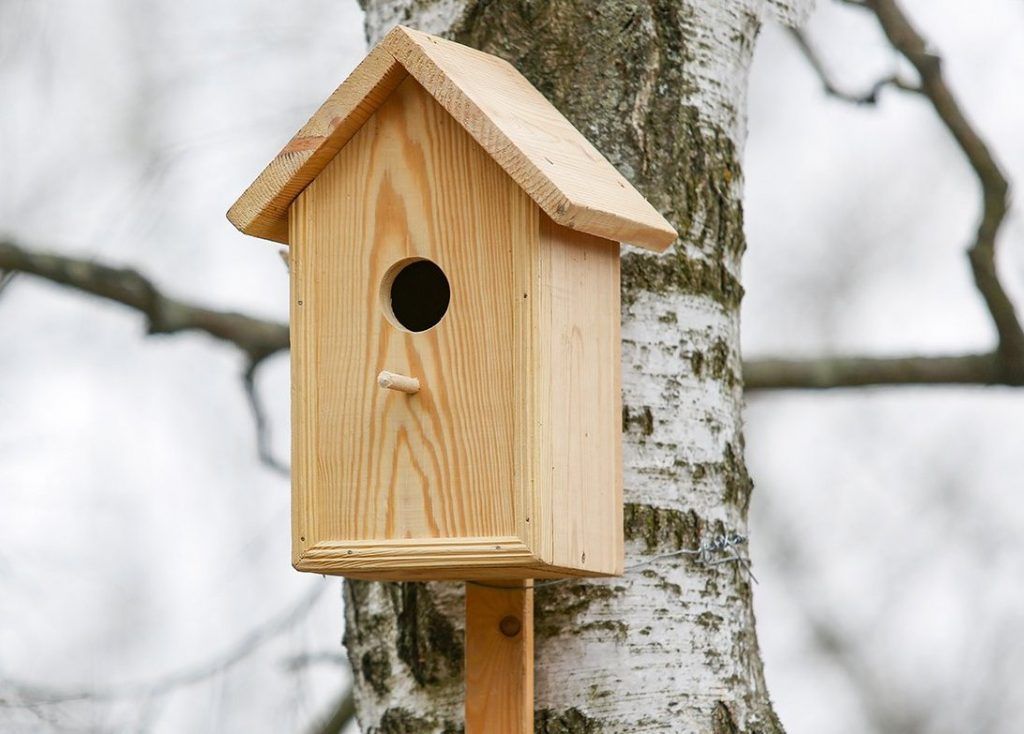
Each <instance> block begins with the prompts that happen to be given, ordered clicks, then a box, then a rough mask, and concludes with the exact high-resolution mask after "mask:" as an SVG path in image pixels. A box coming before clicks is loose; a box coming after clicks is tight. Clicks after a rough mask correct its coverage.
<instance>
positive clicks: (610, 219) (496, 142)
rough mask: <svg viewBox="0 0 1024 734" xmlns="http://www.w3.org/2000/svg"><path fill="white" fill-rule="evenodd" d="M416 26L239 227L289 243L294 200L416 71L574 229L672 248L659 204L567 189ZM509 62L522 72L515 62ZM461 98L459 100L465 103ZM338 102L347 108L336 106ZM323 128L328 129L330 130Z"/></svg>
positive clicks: (366, 73) (284, 162) (398, 32)
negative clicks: (436, 57) (634, 212)
mask: <svg viewBox="0 0 1024 734" xmlns="http://www.w3.org/2000/svg"><path fill="white" fill-rule="evenodd" d="M413 33H415V32H414V31H411V30H410V29H408V28H404V27H403V26H396V27H395V28H394V29H392V30H391V31H390V32H389V33H388V34H387V36H385V37H384V39H383V40H381V42H380V43H379V44H378V45H377V46H376V47H374V48H373V49H372V50H371V51H370V53H369V54H368V55H367V56H366V58H364V59H363V61H362V62H360V64H359V65H358V66H357V67H356V68H355V69H354V70H353V71H352V73H351V74H349V76H348V77H347V78H346V79H345V80H344V81H343V82H342V83H341V84H340V85H339V86H338V87H337V88H336V89H335V90H334V92H333V93H332V94H331V96H330V97H328V99H327V100H326V101H325V102H324V103H323V104H322V105H321V106H320V107H319V108H318V109H317V110H316V112H314V113H313V115H312V116H311V117H310V119H309V120H308V121H307V122H306V124H305V125H303V127H302V128H301V129H300V130H299V132H298V133H296V134H295V136H294V137H293V138H292V139H291V140H290V141H289V142H288V144H287V145H285V147H284V148H283V149H282V150H281V152H280V153H278V154H277V156H275V157H274V159H273V160H272V161H271V162H270V163H269V164H268V165H267V166H266V167H265V168H264V169H263V171H262V172H260V174H259V175H258V176H257V177H256V180H255V181H253V182H252V183H251V184H250V185H249V187H248V188H247V189H246V190H245V191H244V192H243V193H242V195H241V196H240V197H239V198H238V200H237V201H236V202H235V203H234V204H233V205H232V206H231V208H230V209H229V210H228V213H227V217H228V220H229V221H230V222H231V223H232V224H233V225H234V226H235V227H236V228H237V229H238V230H239V231H241V232H243V233H244V234H247V235H251V236H253V237H259V238H262V239H267V240H272V241H274V242H279V243H281V244H284V245H287V244H288V221H287V217H288V206H289V205H290V204H291V202H292V200H293V199H294V198H295V197H296V196H298V195H299V194H300V193H301V192H302V190H303V189H304V188H305V187H306V186H308V185H309V184H310V183H311V182H312V181H313V179H314V178H316V176H317V175H318V174H319V173H320V171H321V170H323V168H324V166H326V165H327V163H328V162H330V160H331V158H333V157H334V156H335V155H336V154H337V153H338V151H339V150H341V148H342V147H344V145H345V144H346V143H347V142H348V141H349V140H350V139H351V138H352V136H353V135H355V133H356V132H357V131H358V130H359V128H360V127H362V125H363V124H364V123H365V122H366V120H368V119H369V118H370V116H371V115H373V113H374V112H376V110H377V108H378V107H379V106H380V104H381V103H382V102H383V101H384V99H386V98H387V96H388V95H389V94H390V93H391V92H392V91H394V89H395V88H396V87H397V86H398V85H399V84H400V83H401V82H402V81H403V80H404V79H405V77H406V76H408V75H409V74H412V75H413V77H414V78H415V79H416V81H417V82H419V83H420V85H421V86H423V88H424V89H426V90H427V92H428V93H429V94H430V95H431V96H432V97H434V99H436V100H437V101H438V103H439V104H441V105H442V106H443V107H444V108H445V110H446V111H447V112H448V113H449V114H451V115H452V117H453V118H454V119H455V120H456V121H457V122H458V123H459V124H460V125H461V126H462V127H463V128H464V129H465V130H466V131H467V132H468V133H469V134H470V135H471V136H472V137H473V139H474V140H476V141H477V143H479V144H480V145H481V146H482V147H483V148H484V150H485V151H487V153H488V155H490V156H491V157H492V158H494V160H495V161H496V162H497V163H498V164H499V165H500V166H501V167H502V168H503V169H504V170H505V171H506V173H508V174H509V176H510V177H511V178H512V179H513V180H514V181H515V182H516V183H517V184H518V185H519V186H520V187H521V188H522V189H523V190H524V191H526V193H527V194H528V195H529V196H530V197H531V198H532V199H533V200H534V201H535V202H536V203H537V205H538V206H539V207H540V208H541V209H543V210H544V212H545V213H547V214H548V216H550V217H551V218H552V219H553V220H554V221H556V222H558V223H559V224H561V225H563V226H566V227H569V228H570V229H576V230H580V231H585V232H588V233H589V234H593V235H597V236H599V237H604V238H606V239H610V240H614V241H616V242H626V243H629V244H634V245H637V246H640V247H644V248H646V249H649V250H654V251H656V252H662V251H664V250H665V249H666V248H667V247H668V246H669V245H670V244H672V243H673V242H674V241H675V240H676V238H677V236H678V235H677V233H676V231H675V229H674V228H673V227H672V226H671V225H670V224H669V223H668V222H667V221H666V220H665V219H664V218H663V217H662V216H661V214H660V213H659V212H658V211H657V210H656V209H654V208H653V207H651V212H652V213H653V214H654V215H655V217H656V218H657V219H660V220H661V222H660V223H651V222H647V223H642V222H637V221H635V220H633V219H630V218H628V217H624V216H622V215H619V214H617V213H616V212H614V211H610V210H605V209H595V208H592V207H588V206H586V205H583V204H581V203H579V202H575V201H572V200H571V199H569V198H568V197H566V196H565V195H564V194H563V193H562V191H561V190H560V189H559V188H558V187H557V185H555V184H554V183H553V182H552V181H551V180H550V178H549V177H548V176H547V175H546V174H545V173H544V171H543V170H541V169H540V168H539V167H538V166H537V165H536V164H535V163H534V161H533V160H532V159H531V158H530V157H529V156H528V155H527V154H526V153H525V152H523V151H522V150H521V149H520V148H519V146H517V145H516V144H515V143H514V141H512V140H511V139H510V138H509V137H508V136H507V135H506V134H505V133H504V132H503V131H502V130H501V129H500V128H499V127H498V126H497V125H496V124H494V123H493V121H491V119H490V118H489V116H488V115H487V114H486V113H484V112H483V111H482V110H481V109H480V108H479V106H478V105H477V104H476V103H475V102H473V100H472V99H470V98H469V96H468V95H467V94H466V93H465V92H464V91H463V90H462V89H461V88H460V87H459V86H458V85H456V84H455V83H454V82H453V81H452V80H451V79H450V78H449V77H448V76H447V74H446V73H445V72H444V71H443V70H442V69H441V68H440V67H439V66H438V65H437V64H436V63H435V62H434V61H433V60H432V59H431V58H430V56H429V55H428V54H427V53H426V52H425V51H424V50H423V49H422V48H421V46H420V44H419V42H418V41H417V40H416V38H415V37H414V36H413ZM421 35H425V36H426V34H421ZM427 37H428V38H433V37H432V36H427ZM456 45H457V44H456ZM463 48H465V49H466V51H472V50H473V49H469V48H468V47H463ZM478 53H482V52H478ZM417 62H418V63H417ZM504 63H505V64H506V65H507V66H509V68H511V69H512V70H513V71H515V73H516V74H519V72H518V70H516V69H515V67H513V66H511V64H508V63H507V62H504ZM520 76H521V75H520ZM527 83H528V82H527ZM538 94H539V92H538ZM453 100H458V102H459V104H455V102H454V101H453ZM335 106H338V107H340V109H338V110H333V109H332V108H333V107H335ZM460 107H463V108H469V109H472V111H474V112H475V113H476V115H475V118H476V119H477V120H478V121H479V124H476V125H472V124H469V121H470V118H471V117H473V116H471V115H466V114H465V112H464V110H463V109H460ZM552 109H554V108H552ZM556 112H557V110H556ZM339 113H340V114H339ZM323 128H326V129H327V132H326V133H325V132H324V131H323ZM581 137H582V135H581ZM584 139H585V138H584ZM602 157H603V156H602ZM608 165H609V166H611V164H610V163H609V164H608ZM613 170H614V169H613ZM641 198H642V197H641Z"/></svg>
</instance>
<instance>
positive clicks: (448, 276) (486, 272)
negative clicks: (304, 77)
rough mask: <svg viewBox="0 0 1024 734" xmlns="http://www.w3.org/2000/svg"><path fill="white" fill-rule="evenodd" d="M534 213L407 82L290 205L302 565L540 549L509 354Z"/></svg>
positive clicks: (518, 377) (516, 374)
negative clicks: (394, 385) (530, 544)
mask: <svg viewBox="0 0 1024 734" xmlns="http://www.w3.org/2000/svg"><path fill="white" fill-rule="evenodd" d="M538 216H539V215H538V210H537V207H536V205H535V204H533V202H532V201H531V200H530V199H529V197H528V196H527V195H526V194H525V193H524V192H523V191H522V190H521V189H520V188H519V187H518V186H516V185H515V183H514V182H513V181H512V180H511V179H510V178H509V176H508V175H507V174H506V173H505V172H504V171H503V170H502V169H501V168H500V167H499V166H498V165H497V164H496V163H495V162H494V161H493V160H492V159H491V158H490V157H489V156H487V155H486V154H485V153H484V152H483V150H482V149H481V148H480V147H479V146H478V145H477V144H476V142H475V141H473V140H472V138H470V136H469V135H468V134H467V133H466V132H465V131H464V130H463V129H462V128H461V127H459V126H458V124H457V123H455V121H454V120H452V118H451V117H450V116H449V115H448V114H447V113H446V112H445V111H444V110H443V109H442V108H441V107H440V106H439V105H438V104H437V103H436V102H434V100H433V99H432V98H431V97H430V96H429V95H428V94H426V93H425V92H424V91H423V90H422V88H420V87H419V86H418V85H417V83H416V82H415V81H414V80H412V79H408V80H406V81H405V82H403V83H402V84H401V85H399V87H398V88H397V89H396V91H395V92H394V93H393V94H392V95H391V97H389V98H388V100H387V101H385V102H384V103H383V104H382V105H381V107H380V108H379V109H378V110H377V111H376V112H375V113H374V114H373V115H372V116H371V117H370V119H369V120H368V121H367V122H366V124H365V125H364V126H363V127H362V128H361V129H360V130H359V132H358V133H356V135H355V136H353V137H352V139H351V140H350V141H349V142H348V144H347V145H346V146H345V147H344V148H343V149H342V150H341V151H340V152H339V153H338V155H337V156H336V157H335V158H334V160H332V161H331V163H330V164H328V166H327V167H326V168H325V169H324V170H323V171H322V172H321V173H320V175H319V176H318V177H317V178H316V179H315V180H314V181H313V182H312V183H311V184H310V185H309V186H308V187H307V188H306V189H305V191H304V192H303V193H302V194H301V195H300V196H299V197H298V198H297V199H296V200H295V202H294V203H293V204H292V208H291V212H290V221H291V227H290V242H291V247H292V255H291V259H292V357H293V362H292V370H293V373H292V380H293V465H294V466H293V531H294V539H293V540H294V544H293V552H294V556H295V559H296V561H297V562H298V561H300V560H301V559H302V558H304V557H306V558H307V559H315V558H318V557H319V558H321V559H323V558H327V559H328V560H327V561H323V560H321V562H320V566H318V567H317V570H318V571H320V572H327V573H331V572H334V573H346V572H349V571H351V572H357V571H359V570H360V569H361V570H362V571H364V572H366V571H367V570H368V569H369V572H370V573H371V575H372V574H373V573H374V572H376V571H380V572H381V575H383V572H384V571H386V570H390V572H391V575H390V577H391V578H395V577H396V576H395V573H396V571H395V569H396V568H398V569H399V571H397V573H398V574H399V576H400V575H401V573H402V572H403V571H402V569H406V570H408V572H409V574H410V577H412V576H413V575H415V573H416V569H420V573H422V572H423V571H422V569H432V568H438V567H441V566H447V567H450V568H451V567H458V566H459V564H465V565H467V566H474V565H487V564H491V565H494V564H498V563H502V562H504V563H509V562H510V561H509V559H508V558H506V559H504V560H502V558H501V556H502V552H507V553H512V554H513V555H515V554H518V555H517V560H516V562H517V563H525V562H528V561H529V558H530V556H529V553H528V552H527V550H526V548H525V546H524V545H523V543H522V542H520V539H521V538H522V536H523V522H524V515H525V507H526V504H527V499H526V496H525V491H526V483H525V482H524V480H523V471H522V467H520V466H518V463H519V462H520V461H521V453H517V452H518V451H519V447H520V445H521V441H519V440H518V438H517V432H518V431H521V430H522V426H521V425H520V423H519V422H518V421H520V420H521V417H520V416H518V415H517V410H516V396H517V395H521V394H523V393H524V381H525V379H526V377H525V375H524V374H522V373H521V372H520V371H517V370H516V369H515V366H514V363H515V361H516V357H515V355H516V348H517V337H516V330H517V329H521V328H522V323H521V321H522V312H523V306H522V300H523V294H522V293H521V292H520V291H521V286H520V284H519V281H520V279H521V278H520V276H518V275H517V273H520V271H521V270H522V268H523V266H522V263H521V257H519V256H518V255H517V253H521V252H523V251H524V249H525V251H526V252H528V251H531V250H533V249H535V247H536V244H535V243H536V239H537V237H538V236H539V235H538V232H539V226H538ZM413 272H415V275H410V273H413ZM438 273H441V274H442V276H441V277H440V278H438V276H437V274H438ZM431 274H432V275H431ZM423 278H427V280H423ZM430 278H433V280H431V279H430ZM442 280H443V281H444V283H446V284H447V290H448V295H447V298H448V300H447V306H446V307H445V308H444V309H440V306H439V303H440V301H439V299H440V296H439V294H441V295H443V293H442V291H443V290H444V287H443V286H444V283H442V282H441V281H442ZM407 281H408V282H407ZM424 299H425V300H424ZM442 310H443V313H442V315H441V317H440V320H439V321H437V323H434V324H430V325H427V324H428V323H429V322H430V321H431V319H433V318H434V317H435V316H437V314H438V313H439V312H441V311H442ZM424 327H425V328H424ZM382 370H384V371H388V372H391V373H394V374H397V375H400V376H405V377H410V378H414V379H415V380H416V381H418V388H419V389H418V392H415V393H413V394H409V393H406V392H401V391H398V390H392V389H385V388H382V387H381V386H380V385H379V384H378V381H377V377H378V374H379V373H380V372H381V371H382ZM401 384H403V385H404V384H406V383H401ZM445 539H451V540H452V544H451V545H446V544H445V542H444V541H445ZM503 544H504V545H505V546H506V547H505V548H504V549H503V548H502V545H503ZM512 546H514V548H513V547H512ZM467 548H468V549H470V550H466V549H467ZM318 549H319V550H318ZM460 549H461V550H460ZM318 554H319V555H318ZM460 554H461V555H460ZM339 556H340V557H341V559H342V560H340V561H339V560H338V558H339ZM330 559H333V560H330ZM310 562H311V563H312V561H310ZM332 564H333V565H332ZM426 573H428V574H429V573H430V572H429V570H428V571H427V572H426ZM450 573H451V572H449V575H450ZM438 576H440V574H438Z"/></svg>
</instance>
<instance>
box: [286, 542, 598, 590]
mask: <svg viewBox="0 0 1024 734" xmlns="http://www.w3.org/2000/svg"><path fill="white" fill-rule="evenodd" d="M496 546H501V547H500V548H497V547H496ZM292 565H293V566H294V567H295V569H296V570H298V571H306V572H310V573H320V574H329V575H335V576H349V577H352V578H361V579H378V580H460V579H462V580H465V579H474V578H502V577H505V578H564V577H583V576H588V577H605V576H611V575H612V574H608V573H601V572H596V571H594V572H591V571H586V572H581V571H580V570H579V569H571V568H563V567H560V566H552V565H549V564H546V563H544V562H543V561H541V560H540V559H538V558H537V557H536V556H535V555H534V554H533V553H532V552H531V551H530V549H529V548H528V547H527V546H526V545H525V544H524V543H523V542H522V541H521V540H520V539H519V538H516V537H495V538H465V539H458V538H436V539H418V540H415V541H409V540H402V539H398V540H377V541H372V540H370V541H351V542H343V541H329V540H328V541H320V542H319V543H316V544H315V545H313V546H311V547H310V548H308V549H307V550H306V551H305V552H304V553H303V554H302V555H301V556H300V557H299V558H298V559H296V560H295V561H294V563H293V564H292Z"/></svg>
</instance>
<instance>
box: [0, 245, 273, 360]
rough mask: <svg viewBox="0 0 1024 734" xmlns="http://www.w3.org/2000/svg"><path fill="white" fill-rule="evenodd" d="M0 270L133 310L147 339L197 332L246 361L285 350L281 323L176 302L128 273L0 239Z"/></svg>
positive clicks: (139, 275) (133, 271)
mask: <svg viewBox="0 0 1024 734" xmlns="http://www.w3.org/2000/svg"><path fill="white" fill-rule="evenodd" d="M0 270H4V271H8V272H20V273H29V274H31V275H36V276H39V277H40V278H45V279H46V280H49V281H51V282H54V283H59V284H61V285H65V286H69V287H71V288H75V289H77V290H79V291H84V292H86V293H91V294H92V295H94V296H99V297H101V298H106V299H108V300H111V301H116V302H117V303H121V304H124V305H125V306H129V307H131V308H134V309H135V310H137V311H139V312H141V313H142V314H144V315H145V316H146V319H147V320H148V323H149V333H150V334H175V333H178V332H182V331H190V330H191V331H202V332H205V333H207V334H209V335H210V336H213V337H216V338H217V339H222V340H224V341H227V342H230V343H232V344H234V345H235V346H236V347H238V348H239V349H241V350H242V351H243V352H244V353H245V354H246V356H247V357H248V358H249V359H250V360H251V361H259V360H262V359H265V358H266V357H269V356H270V355H271V354H274V353H275V352H279V351H281V350H284V349H287V348H288V325H287V324H282V323H277V322H273V321H264V320H261V319H256V318H252V317H251V316H245V315H243V314H240V313H234V312H230V311H216V310H213V309H209V308H203V307H201V306H195V305H193V304H190V303H186V302H184V301H179V300H177V299H175V298H171V297H169V296H166V295H164V294H163V293H161V292H160V290H159V289H157V287H156V286H155V285H154V284H153V283H152V282H151V281H150V280H149V279H148V278H145V277H143V276H142V275H141V274H139V273H138V272H136V271H135V270H132V269H130V268H114V267H110V266H108V265H101V264H99V263H96V262H93V261H90V260H85V259H82V258H75V257H68V256H66V255H57V254H53V253H44V252H38V251H34V250H28V249H25V248H23V247H20V246H18V245H16V244H15V243H13V242H10V241H3V240H0Z"/></svg>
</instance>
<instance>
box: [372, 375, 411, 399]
mask: <svg viewBox="0 0 1024 734" xmlns="http://www.w3.org/2000/svg"><path fill="white" fill-rule="evenodd" d="M377 384H378V385H380V386H381V387H383V388H387V389H388V390H398V392H404V393H408V394H409V395H415V394H416V393H418V392H419V391H420V381H419V380H417V379H416V378H415V377H406V376H405V375H396V374H395V373H394V372H388V371H387V370H381V373H380V374H379V375H377Z"/></svg>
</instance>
